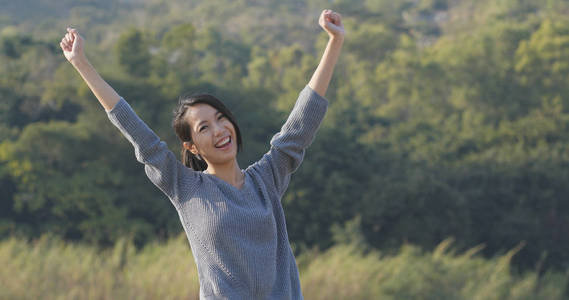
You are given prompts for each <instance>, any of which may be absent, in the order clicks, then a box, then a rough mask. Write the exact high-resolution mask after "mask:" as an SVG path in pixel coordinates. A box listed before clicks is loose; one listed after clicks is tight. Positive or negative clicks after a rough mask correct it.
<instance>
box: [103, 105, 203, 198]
mask: <svg viewBox="0 0 569 300" xmlns="http://www.w3.org/2000/svg"><path fill="white" fill-rule="evenodd" d="M107 116H108V117H109V119H110V120H111V123H113V125H115V126H116V127H117V128H118V129H119V130H120V132H121V133H122V134H123V135H124V136H125V137H126V139H127V140H128V141H129V142H130V143H131V144H132V145H133V146H134V153H135V157H136V159H137V160H138V161H139V162H141V163H143V164H144V170H145V172H146V175H147V176H148V178H149V179H150V181H152V183H154V184H155V185H156V186H157V187H158V188H159V189H160V190H161V191H162V192H163V193H164V194H166V195H167V196H168V198H170V200H171V201H172V203H173V204H174V205H175V206H177V205H178V203H179V201H180V196H181V195H187V194H192V193H193V192H194V191H195V189H196V188H197V184H198V180H199V178H198V174H197V173H198V172H195V171H193V170H191V169H190V168H188V167H186V166H184V165H183V164H182V163H181V162H180V161H178V160H177V159H176V157H175V155H174V153H172V151H170V149H168V147H167V145H166V143H165V142H164V141H161V140H160V138H159V137H158V136H157V135H156V134H155V133H154V132H153V131H152V130H151V129H150V128H149V127H148V126H147V125H146V124H145V123H144V121H142V120H141V119H140V118H139V117H138V115H137V114H136V113H135V112H134V111H133V110H132V108H131V107H130V105H129V104H128V103H127V102H126V101H125V100H124V99H123V98H121V99H120V101H119V102H118V103H117V104H116V105H115V106H114V107H113V108H112V109H111V110H109V111H107Z"/></svg>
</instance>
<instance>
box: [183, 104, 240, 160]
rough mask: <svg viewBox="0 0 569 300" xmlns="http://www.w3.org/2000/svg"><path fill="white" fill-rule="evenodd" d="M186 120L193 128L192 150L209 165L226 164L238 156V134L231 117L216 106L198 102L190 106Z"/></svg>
mask: <svg viewBox="0 0 569 300" xmlns="http://www.w3.org/2000/svg"><path fill="white" fill-rule="evenodd" d="M186 120H187V122H189V124H190V127H191V129H192V142H193V143H192V144H191V145H190V146H189V147H190V148H189V149H190V151H192V153H194V154H199V155H200V156H201V157H202V158H203V159H205V161H206V162H207V163H208V165H211V164H213V165H216V164H224V163H228V162H230V161H232V160H234V159H235V157H236V156H237V136H236V134H235V127H234V126H233V124H232V123H231V121H229V119H228V118H227V117H226V116H225V115H224V114H222V113H221V112H220V111H218V110H217V109H216V108H214V107H212V106H210V105H208V104H204V103H198V104H196V105H193V106H190V107H189V108H188V111H187V112H186Z"/></svg>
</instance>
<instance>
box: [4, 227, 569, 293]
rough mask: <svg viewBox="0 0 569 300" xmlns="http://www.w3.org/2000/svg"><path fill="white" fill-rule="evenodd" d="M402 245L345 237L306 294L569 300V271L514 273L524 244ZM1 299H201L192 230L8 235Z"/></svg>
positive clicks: (308, 268)
mask: <svg viewBox="0 0 569 300" xmlns="http://www.w3.org/2000/svg"><path fill="white" fill-rule="evenodd" d="M451 244H452V243H451V241H450V240H448V241H445V242H443V243H441V244H440V245H439V246H438V247H437V249H435V250H434V251H433V252H422V251H420V250H419V249H418V248H416V247H413V246H404V247H402V248H401V249H400V251H399V252H398V253H397V254H396V255H389V256H383V255H381V254H380V253H378V252H374V251H371V252H368V253H366V254H364V253H363V251H361V250H359V249H358V248H357V247H356V246H352V245H340V246H336V247H333V248H331V249H329V250H328V251H326V252H316V251H313V252H308V253H305V254H303V255H301V256H299V257H298V258H297V262H298V264H299V270H300V277H301V282H302V288H303V293H304V297H305V298H306V299H351V300H354V299H437V300H441V299H453V300H455V299H480V300H482V299H484V300H489V299H490V300H491V299H496V300H498V299H500V300H504V299H550V300H555V299H567V298H568V291H567V287H568V284H569V271H568V272H565V273H563V272H547V273H545V274H543V275H542V276H540V277H538V275H537V273H535V272H528V273H524V274H513V273H512V271H511V270H510V259H511V257H512V255H515V252H516V249H514V250H512V251H510V252H509V253H507V254H505V255H503V256H500V257H496V258H493V259H484V258H481V257H479V256H478V255H477V254H476V252H477V250H478V249H476V248H474V249H471V250H469V251H467V252H465V253H460V254H456V253H453V251H452V250H451V249H450V248H451ZM0 265H1V266H2V268H0V299H18V300H20V299H198V291H199V285H198V279H197V271H196V268H195V264H194V262H193V258H192V255H191V252H190V249H189V246H188V243H187V240H186V239H185V236H184V235H181V236H180V237H178V238H176V239H172V240H170V241H169V242H167V243H164V244H151V245H147V246H146V247H144V248H143V249H141V250H138V251H137V250H136V249H135V247H134V246H132V245H131V244H130V243H128V242H126V240H123V241H121V242H119V243H117V244H116V245H115V247H114V249H110V250H104V251H100V250H97V249H96V248H95V247H91V246H85V245H81V244H72V243H65V242H63V241H61V240H59V239H56V238H52V237H47V236H46V237H43V238H41V239H39V240H36V241H33V242H26V241H24V240H21V239H17V238H10V239H6V240H4V241H2V242H1V243H0Z"/></svg>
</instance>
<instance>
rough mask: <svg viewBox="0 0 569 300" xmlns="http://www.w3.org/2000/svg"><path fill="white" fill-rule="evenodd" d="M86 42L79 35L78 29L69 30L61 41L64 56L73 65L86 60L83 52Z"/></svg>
mask: <svg viewBox="0 0 569 300" xmlns="http://www.w3.org/2000/svg"><path fill="white" fill-rule="evenodd" d="M83 45H84V40H83V38H82V37H81V36H80V35H79V33H78V32H77V30H76V29H74V28H67V33H66V34H65V36H64V37H63V38H62V39H61V42H60V43H59V46H61V50H63V55H65V58H66V59H67V60H68V61H69V62H70V63H71V64H75V63H77V62H80V61H83V60H85V53H84V52H83Z"/></svg>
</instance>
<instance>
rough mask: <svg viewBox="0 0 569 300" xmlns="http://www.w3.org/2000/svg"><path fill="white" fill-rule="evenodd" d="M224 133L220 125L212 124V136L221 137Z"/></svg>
mask: <svg viewBox="0 0 569 300" xmlns="http://www.w3.org/2000/svg"><path fill="white" fill-rule="evenodd" d="M224 131H225V129H224V128H223V126H221V125H220V124H214V125H213V134H214V135H215V136H216V137H217V136H220V135H222V134H223V132H224Z"/></svg>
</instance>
